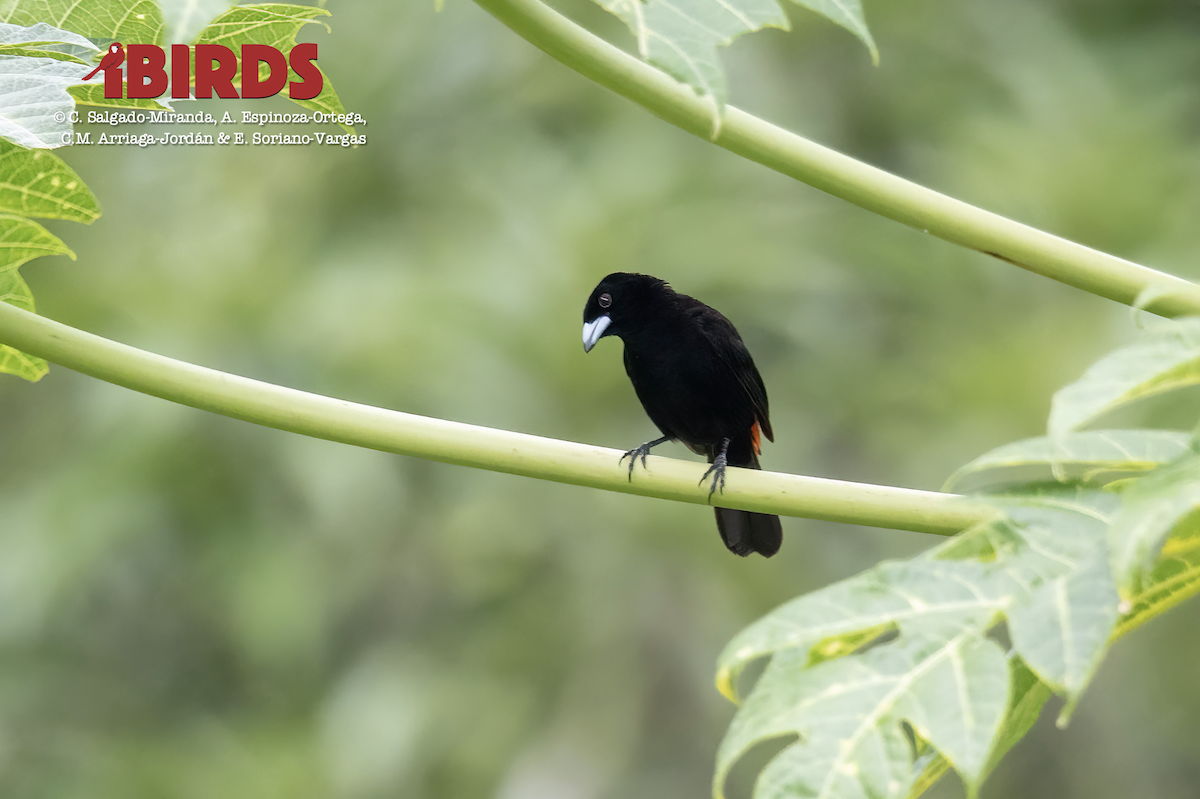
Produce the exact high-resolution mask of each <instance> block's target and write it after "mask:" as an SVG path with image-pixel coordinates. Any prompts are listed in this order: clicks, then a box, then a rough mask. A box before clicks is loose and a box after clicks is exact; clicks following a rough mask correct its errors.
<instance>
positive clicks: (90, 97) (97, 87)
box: [67, 81, 178, 111]
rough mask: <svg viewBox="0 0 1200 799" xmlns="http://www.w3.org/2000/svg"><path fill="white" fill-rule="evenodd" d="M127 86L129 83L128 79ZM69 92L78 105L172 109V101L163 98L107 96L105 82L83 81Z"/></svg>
mask: <svg viewBox="0 0 1200 799" xmlns="http://www.w3.org/2000/svg"><path fill="white" fill-rule="evenodd" d="M125 85H126V86H128V85H129V83H128V81H126V84H125ZM67 93H68V94H70V95H71V97H73V98H75V103H76V104H77V105H94V106H97V107H99V108H143V109H146V110H148V111H168V110H170V109H171V105H170V102H178V99H176V100H174V101H170V102H168V101H166V100H163V99H162V98H157V99H155V98H147V97H105V96H104V84H103V83H83V84H80V85H77V86H72V87H70V88H69V89H67ZM121 94H123V95H124V94H128V91H122V92H121Z"/></svg>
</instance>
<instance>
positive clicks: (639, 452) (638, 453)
mask: <svg viewBox="0 0 1200 799" xmlns="http://www.w3.org/2000/svg"><path fill="white" fill-rule="evenodd" d="M670 440H671V439H670V438H669V437H667V436H663V437H662V438H656V439H654V440H653V441H647V442H646V443H645V444H642V445H641V446H640V447H634V448H633V449H631V450H629V451H628V452H626V453H625V454H624V455H622V456H621V459H620V460H618V461H617V463H618V464H620V463H622V462H623V461H624V460H625V459H626V458H629V482H631V483H632V482H633V467H634V466H636V465H637V462H638V458H641V459H642V468H643V469H645V468H646V456H647V455H649V454H650V450H651V449H653V448H654V447H657V446H658V445H659V444H662V443H664V442H666V441H670Z"/></svg>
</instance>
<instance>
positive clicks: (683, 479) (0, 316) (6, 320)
mask: <svg viewBox="0 0 1200 799" xmlns="http://www.w3.org/2000/svg"><path fill="white" fill-rule="evenodd" d="M0 343H3V344H8V345H9V346H12V347H15V348H17V349H18V350H21V351H22V352H26V353H29V354H30V355H36V356H38V357H41V358H45V359H46V360H47V361H50V362H52V363H56V364H59V365H61V366H66V367H69V368H71V369H74V370H76V371H78V372H83V373H84V374H87V375H91V376H92V377H98V378H100V379H101V380H107V381H108V382H110V383H115V384H117V385H119V386H125V387H126V388H131V389H133V390H134V391H140V392H143V393H145V394H152V395H154V396H156V397H162V398H163V399H167V400H171V401H172V402H178V403H181V404H183V405H190V406H191V407H193V408H200V409H201V410H206V411H212V412H213V413H219V414H222V415H224V416H231V417H233V418H235V419H243V420H245V421H247V422H253V423H254V424H260V425H265V426H267V427H274V428H277V429H279V430H287V431H289V432H292V433H300V434H301V435H306V436H313V437H315V438H324V439H328V440H330V441H340V442H342V443H343V444H351V445H354V446H359V447H368V448H370V449H377V450H382V451H384V452H395V453H398V454H400V455H411V456H414V457H419V458H428V459H430V460H436V461H442V462H444V463H454V464H460V465H463V466H473V467H476V468H480V469H490V470H492V471H497V472H507V473H509V474H518V475H524V476H526V477H537V478H540V479H543V480H555V481H557V482H560V483H572V484H574V485H581V486H590V487H592V488H603V489H606V490H609V491H621V492H624V493H628V494H641V495H644V496H651V497H660V498H662V499H673V500H678V501H681V502H694V503H698V504H706V503H707V502H708V490H707V488H706V487H701V486H700V485H699V481H700V476H701V475H702V474H703V473H704V470H705V465H704V464H700V463H695V462H690V461H682V460H676V459H673V458H661V457H655V456H651V457H650V458H649V460H648V461H647V463H648V468H647V469H642V468H641V467H640V466H639V467H638V469H637V470H636V471H635V473H634V475H633V480H632V481H630V480H629V479H628V476H627V474H628V473H627V470H626V468H625V466H622V465H619V464H618V462H617V461H618V459H619V458H620V456H621V454H622V453H621V452H619V451H618V450H614V449H605V448H602V447H593V446H589V445H587V444H576V443H572V442H569V441H559V440H556V439H552V438H542V437H540V436H531V435H525V434H523V433H513V432H509V431H507V430H496V429H493V428H488V427H478V426H475V425H470V424H462V423H459V422H449V421H445V420H442V419H432V418H429V417H425V416H416V415H413V414H409V413H401V412H399V411H390V410H385V409H383V408H375V407H372V406H369V405H359V404H357V403H353V402H346V401H343V400H338V399H333V398H330V397H323V396H320V395H318V394H309V393H307V392H304V391H297V390H295V389H291V388H284V387H282V386H275V385H271V384H270V383H263V382H260V381H258V380H251V379H249V378H245V377H239V376H237V375H231V374H226V373H224V372H218V371H216V370H213V369H207V368H205V367H202V366H196V365H194V364H190V363H185V362H183V361H177V360H174V359H172V358H166V357H164V356H162V355H155V354H154V353H150V352H146V351H144V350H139V349H136V348H134V347H129V346H126V345H124V344H119V343H117V342H115V341H110V340H108V339H105V338H101V337H99V336H95V335H92V334H91V333H85V332H83V331H82V330H76V329H74V328H72V327H68V326H66V325H63V324H60V323H58V322H54V321H51V320H49V319H46V318H44V317H41V316H38V315H36V314H33V313H30V312H28V311H25V310H22V309H20V308H16V307H14V306H12V305H9V304H7V303H4V302H0ZM713 501H714V504H718V505H723V506H726V507H730V508H742V509H744V510H757V511H765V512H769V513H779V514H784V515H788V516H803V517H808V518H813V519H826V520H830V521H838V522H849V523H853V524H865V525H871V526H875V527H890V528H896V529H903V530H916V531H919V532H926V533H937V534H940V535H953V534H954V533H956V532H958V531H959V530H962V529H963V528H965V527H968V526H970V525H972V524H974V523H976V522H978V521H980V520H982V519H984V518H986V517H988V516H989V515H991V514H992V513H993V511H992V510H991V508H989V507H988V506H985V505H982V504H979V503H976V502H972V501H970V500H967V499H965V498H963V497H959V496H957V495H954V494H941V493H937V492H932V491H913V490H909V489H904V488H893V487H890V486H877V485H867V484H863V483H850V482H844V481H841V480H825V479H822V478H817V477H802V476H798V475H790V474H779V473H775V472H757V471H749V470H743V469H731V470H730V473H729V477H728V483H727V484H726V488H725V492H724V493H723V494H717V495H715V496H714V497H713Z"/></svg>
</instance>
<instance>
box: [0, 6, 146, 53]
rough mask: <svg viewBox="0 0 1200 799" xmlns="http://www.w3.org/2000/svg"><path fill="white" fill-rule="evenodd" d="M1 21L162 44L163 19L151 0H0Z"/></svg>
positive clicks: (120, 39) (96, 37) (127, 40)
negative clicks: (47, 26) (85, 0)
mask: <svg viewBox="0 0 1200 799" xmlns="http://www.w3.org/2000/svg"><path fill="white" fill-rule="evenodd" d="M0 22H8V23H11V24H13V25H25V26H33V25H36V24H38V23H39V22H42V23H49V24H51V25H53V26H55V27H56V28H63V29H64V30H68V31H74V32H75V33H78V34H82V35H84V36H88V37H90V38H93V39H112V40H116V41H119V42H122V43H124V44H134V43H136V44H162V36H163V31H164V27H163V20H162V12H161V11H160V10H159V7H158V3H156V2H154V1H153V0H87V2H86V3H81V2H79V0H0Z"/></svg>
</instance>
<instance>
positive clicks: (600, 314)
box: [583, 272, 670, 352]
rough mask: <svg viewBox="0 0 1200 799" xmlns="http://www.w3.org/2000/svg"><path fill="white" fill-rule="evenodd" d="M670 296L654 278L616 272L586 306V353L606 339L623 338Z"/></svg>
mask: <svg viewBox="0 0 1200 799" xmlns="http://www.w3.org/2000/svg"><path fill="white" fill-rule="evenodd" d="M667 293H670V288H669V287H668V286H667V284H666V282H665V281H663V280H659V279H658V278H656V277H651V276H650V275H636V274H632V273H630V272H613V273H612V274H611V275H609V276H608V277H606V278H604V279H603V280H601V281H600V284H599V285H598V286H596V288H594V289H593V290H592V296H590V297H588V301H587V305H585V306H584V307H583V351H584V352H591V351H592V347H594V346H596V342H597V341H599V340H600V339H602V338H604V337H605V336H623V335H624V334H625V333H627V332H628V331H629V329H630V326H631V325H632V324H634V323H635V322H636V321H637V320H638V319H642V318H645V314H646V312H647V311H648V310H649V309H650V307H651V306H652V305H653V304H654V302H655V301H656V300H658V299H659V298H661V297H662V296H663V295H664V294H667Z"/></svg>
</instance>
